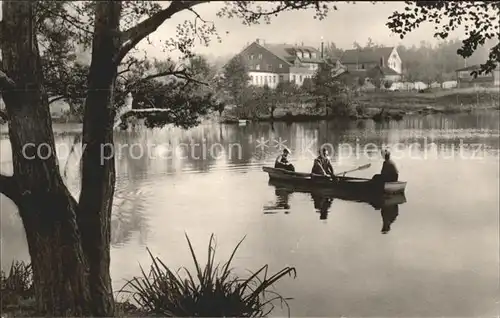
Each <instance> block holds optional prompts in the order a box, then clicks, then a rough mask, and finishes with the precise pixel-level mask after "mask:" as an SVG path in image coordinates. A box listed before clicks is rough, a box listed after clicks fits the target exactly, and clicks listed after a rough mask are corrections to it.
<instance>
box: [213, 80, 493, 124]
mask: <svg viewBox="0 0 500 318" xmlns="http://www.w3.org/2000/svg"><path fill="white" fill-rule="evenodd" d="M499 98H500V92H499V89H498V88H492V89H481V90H476V89H474V88H470V89H454V90H439V91H430V92H424V93H419V92H387V91H383V92H365V93H362V94H361V96H358V97H356V98H355V99H354V100H353V106H354V108H356V109H361V110H362V112H356V111H353V114H352V115H351V116H349V118H350V119H352V120H358V119H374V120H390V119H396V120H398V119H402V118H403V117H404V116H405V115H409V114H423V115H427V114H436V113H445V114H454V113H465V112H472V111H474V110H487V109H499V107H500V102H499ZM382 110H384V114H383V115H382V116H377V115H378V114H380V112H381V111H382ZM329 117H332V118H333V117H335V116H325V114H322V113H319V112H318V111H317V110H315V105H314V103H312V102H309V103H288V104H285V105H279V106H278V107H277V109H276V110H275V112H274V120H275V121H310V120H320V119H328V118H329ZM238 119H244V118H237V117H236V116H234V115H232V111H231V110H228V111H226V112H225V114H224V115H223V118H222V120H223V121H224V122H226V123H234V122H237V121H238ZM245 119H246V118H245ZM248 119H250V120H256V121H269V120H271V116H270V115H265V116H259V117H258V118H248Z"/></svg>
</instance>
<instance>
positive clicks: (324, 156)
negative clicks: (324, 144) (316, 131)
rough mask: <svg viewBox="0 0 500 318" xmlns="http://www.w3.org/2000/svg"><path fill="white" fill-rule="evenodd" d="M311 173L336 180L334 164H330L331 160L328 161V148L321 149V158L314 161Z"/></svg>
mask: <svg viewBox="0 0 500 318" xmlns="http://www.w3.org/2000/svg"><path fill="white" fill-rule="evenodd" d="M311 173H312V174H315V175H320V176H328V177H332V178H334V179H335V174H334V172H333V167H332V163H331V162H330V159H328V150H326V148H323V149H320V151H319V156H318V157H316V159H314V163H313V167H312V169H311Z"/></svg>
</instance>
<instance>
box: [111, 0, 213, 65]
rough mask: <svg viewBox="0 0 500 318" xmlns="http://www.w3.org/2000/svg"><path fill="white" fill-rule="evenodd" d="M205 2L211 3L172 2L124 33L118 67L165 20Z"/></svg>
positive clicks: (118, 56)
mask: <svg viewBox="0 0 500 318" xmlns="http://www.w3.org/2000/svg"><path fill="white" fill-rule="evenodd" d="M205 2H209V1H172V2H171V3H170V5H169V6H168V7H167V8H166V9H164V10H161V11H160V12H158V13H156V14H154V15H152V16H151V17H150V18H148V19H146V20H144V21H142V22H141V23H138V24H137V25H135V26H133V27H132V28H130V29H128V30H125V31H123V32H122V34H121V38H122V41H123V44H122V46H121V48H120V50H119V52H118V53H117V54H116V56H115V57H114V63H115V64H116V65H118V64H120V62H121V60H122V59H123V58H124V57H125V55H127V53H128V52H129V51H130V50H131V49H132V48H133V47H135V45H136V44H137V43H139V42H140V41H141V40H142V39H144V38H145V37H147V36H148V35H149V34H151V33H153V32H154V31H156V29H158V27H159V26H160V25H161V24H162V23H163V22H164V21H165V20H167V19H170V18H171V17H172V16H173V15H174V14H176V13H178V12H180V11H182V10H185V9H189V8H191V7H194V6H195V5H198V4H201V3H205Z"/></svg>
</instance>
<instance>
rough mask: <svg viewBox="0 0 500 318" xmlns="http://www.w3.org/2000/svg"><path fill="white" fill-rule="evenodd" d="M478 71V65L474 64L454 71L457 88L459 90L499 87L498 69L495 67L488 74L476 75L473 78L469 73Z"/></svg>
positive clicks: (499, 70)
mask: <svg viewBox="0 0 500 318" xmlns="http://www.w3.org/2000/svg"><path fill="white" fill-rule="evenodd" d="M479 69H480V65H477V64H476V65H471V66H468V67H464V68H461V69H458V70H456V71H455V72H456V74H457V86H458V87H459V88H464V87H478V86H483V87H491V86H500V67H497V68H496V69H495V70H493V71H492V72H490V73H488V74H478V75H477V77H476V78H474V76H472V74H471V73H472V72H474V71H478V70H479Z"/></svg>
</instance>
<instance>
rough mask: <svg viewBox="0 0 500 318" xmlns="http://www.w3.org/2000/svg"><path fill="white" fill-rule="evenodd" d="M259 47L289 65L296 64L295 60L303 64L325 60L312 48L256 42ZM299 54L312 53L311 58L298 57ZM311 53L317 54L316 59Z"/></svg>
mask: <svg viewBox="0 0 500 318" xmlns="http://www.w3.org/2000/svg"><path fill="white" fill-rule="evenodd" d="M255 43H257V44H258V45H260V46H262V47H263V48H265V49H266V50H268V51H269V52H271V53H272V54H274V55H276V56H277V57H279V58H280V59H282V60H283V61H285V62H287V63H288V64H294V62H295V60H296V59H298V60H299V61H301V62H303V63H322V62H324V59H322V58H321V52H320V51H319V50H318V49H316V48H315V47H312V46H306V45H293V44H286V43H285V44H275V43H261V42H260V41H255ZM297 52H304V53H306V52H307V53H310V56H311V57H309V58H306V57H298V56H297ZM311 53H316V58H313V57H312V54H311Z"/></svg>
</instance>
